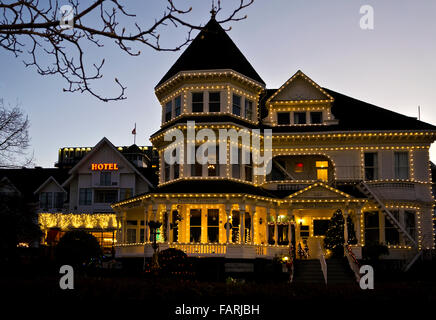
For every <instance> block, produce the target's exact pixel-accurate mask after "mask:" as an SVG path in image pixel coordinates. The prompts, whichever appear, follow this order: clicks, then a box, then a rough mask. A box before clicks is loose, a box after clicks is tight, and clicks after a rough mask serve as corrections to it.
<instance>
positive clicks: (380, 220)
mask: <svg viewBox="0 0 436 320" xmlns="http://www.w3.org/2000/svg"><path fill="white" fill-rule="evenodd" d="M378 225H379V236H380V239H379V243H386V232H385V215H384V214H383V213H382V212H381V211H378Z"/></svg>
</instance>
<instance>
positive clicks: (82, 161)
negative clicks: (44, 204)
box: [62, 137, 153, 188]
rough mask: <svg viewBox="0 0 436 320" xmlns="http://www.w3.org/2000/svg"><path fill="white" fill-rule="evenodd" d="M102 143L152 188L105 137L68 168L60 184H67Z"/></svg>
mask: <svg viewBox="0 0 436 320" xmlns="http://www.w3.org/2000/svg"><path fill="white" fill-rule="evenodd" d="M103 145H108V146H109V148H110V149H112V150H113V151H114V152H115V153H116V154H118V155H119V156H120V157H121V158H122V159H123V160H124V161H125V163H126V165H127V166H128V167H129V168H130V169H132V171H134V172H135V173H136V174H138V176H139V177H141V178H142V179H143V180H144V181H145V182H146V183H147V184H148V185H149V186H150V187H151V188H153V184H152V183H151V182H150V181H149V180H148V179H147V178H146V177H144V176H143V175H142V173H141V172H139V171H138V169H137V168H136V167H135V166H134V165H133V164H132V163H131V162H130V161H129V160H127V159H126V157H125V156H124V155H123V154H122V153H121V152H119V151H118V149H117V148H116V147H115V146H114V145H113V144H112V142H110V141H109V140H108V139H107V138H106V137H103V139H101V140H100V141H99V142H98V143H97V144H96V145H95V147H94V148H93V149H92V150H91V151H90V152H88V153H87V154H86V155H85V156H84V157H83V158H82V159H81V160H80V161H79V162H78V163H77V164H76V165H75V166H74V167H72V168H71V169H70V171H69V172H68V173H69V174H70V175H71V176H70V177H69V178H68V179H67V180H66V181H65V182H64V183H63V184H62V186H66V185H68V184H69V183H70V181H71V180H72V179H73V178H74V174H75V173H76V172H77V170H79V168H80V166H82V164H84V163H85V162H86V161H88V159H90V158H91V157H92V156H93V155H94V154H95V153H97V152H98V150H100V148H101V147H102V146H103Z"/></svg>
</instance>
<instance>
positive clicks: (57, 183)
mask: <svg viewBox="0 0 436 320" xmlns="http://www.w3.org/2000/svg"><path fill="white" fill-rule="evenodd" d="M50 182H54V184H55V185H57V186H58V187H59V189H61V190H62V191H63V192H64V193H67V191H66V190H65V189H64V187H62V186H61V185H60V184H59V182H58V181H57V180H56V179H55V178H53V176H50V177H49V178H48V179H47V180H45V181H44V183H43V184H41V185H40V186H39V187H38V189H36V190H35V191H34V192H33V193H34V194H37V193H38V192H40V191H41V190H42V188H44V187H45V186H46V185H47V184H49V183H50Z"/></svg>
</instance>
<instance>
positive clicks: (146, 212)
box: [144, 205, 150, 242]
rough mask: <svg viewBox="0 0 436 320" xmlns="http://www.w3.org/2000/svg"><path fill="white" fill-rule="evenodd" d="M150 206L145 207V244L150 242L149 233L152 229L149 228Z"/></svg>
mask: <svg viewBox="0 0 436 320" xmlns="http://www.w3.org/2000/svg"><path fill="white" fill-rule="evenodd" d="M148 217H149V214H148V205H146V206H145V208H144V242H148V241H149V239H150V238H149V234H148V233H149V231H150V228H149V227H148Z"/></svg>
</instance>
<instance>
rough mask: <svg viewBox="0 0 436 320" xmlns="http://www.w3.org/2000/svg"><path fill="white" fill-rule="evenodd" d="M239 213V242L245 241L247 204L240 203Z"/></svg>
mask: <svg viewBox="0 0 436 320" xmlns="http://www.w3.org/2000/svg"><path fill="white" fill-rule="evenodd" d="M241 208H243V209H241ZM239 214H240V216H239V217H240V218H239V220H240V222H239V243H245V205H239Z"/></svg>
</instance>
